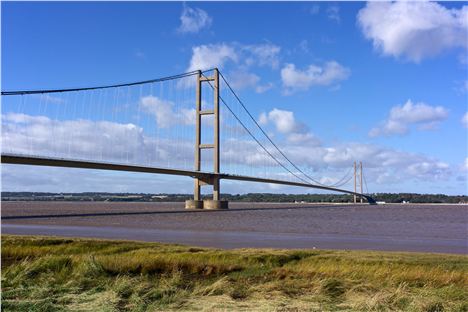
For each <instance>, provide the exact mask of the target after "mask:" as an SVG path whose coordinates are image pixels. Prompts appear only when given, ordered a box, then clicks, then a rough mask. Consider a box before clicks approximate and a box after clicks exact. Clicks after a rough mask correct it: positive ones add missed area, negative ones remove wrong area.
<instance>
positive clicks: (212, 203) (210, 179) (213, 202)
mask: <svg viewBox="0 0 468 312" xmlns="http://www.w3.org/2000/svg"><path fill="white" fill-rule="evenodd" d="M196 77H197V82H196V83H197V85H196V99H195V106H196V109H195V110H196V123H195V171H200V170H201V154H202V153H201V151H202V149H213V172H214V175H210V176H206V177H204V178H197V177H195V185H194V191H193V200H187V201H186V202H185V208H187V209H227V208H228V202H227V201H224V200H221V199H220V195H221V193H220V179H219V173H220V171H219V168H220V163H219V150H220V149H219V137H220V133H219V71H218V69H217V68H215V69H214V70H213V76H211V77H205V76H202V72H201V71H198V74H197V75H196ZM204 82H208V83H210V84H211V82H212V87H213V93H214V98H213V110H203V108H202V90H203V88H202V86H203V83H204ZM208 115H213V121H214V124H213V143H211V144H202V143H201V142H202V140H201V138H202V131H201V130H202V117H203V116H208ZM202 185H213V199H205V200H202V198H201V186H202Z"/></svg>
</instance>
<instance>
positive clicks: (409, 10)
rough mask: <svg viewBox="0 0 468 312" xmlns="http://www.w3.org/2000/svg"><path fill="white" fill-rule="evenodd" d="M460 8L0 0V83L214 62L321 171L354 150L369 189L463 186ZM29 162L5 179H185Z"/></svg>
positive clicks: (63, 84) (135, 182) (52, 81)
mask: <svg viewBox="0 0 468 312" xmlns="http://www.w3.org/2000/svg"><path fill="white" fill-rule="evenodd" d="M388 12H392V14H387V13H388ZM389 16H391V17H389ZM467 17H468V7H467V6H464V3H462V2H458V3H451V2H443V3H425V2H417V3H409V4H405V3H380V4H379V3H371V4H368V3H365V2H352V3H342V2H337V3H335V2H296V3H287V2H279V3H248V2H237V3H236V2H187V3H185V4H184V3H180V2H170V3H169V2H162V3H157V2H139V3H129V2H118V3H111V2H99V3H88V2H74V3H56V2H50V3H27V2H23V3H19V2H18V3H11V2H2V90H16V89H47V88H68V87H85V86H94V85H103V84H112V83H120V82H131V81H139V80H144V79H151V78H156V77H161V76H166V75H171V74H176V73H181V72H185V71H188V70H190V69H197V68H200V67H201V68H200V69H205V68H203V66H205V67H206V68H209V67H213V66H217V67H219V68H220V69H221V71H222V72H223V73H225V74H226V76H227V77H228V79H229V80H230V81H231V82H232V84H233V86H234V88H235V89H236V90H237V91H238V92H239V94H240V95H241V97H242V99H243V100H244V101H245V103H246V104H247V105H248V107H249V109H250V110H251V112H252V113H253V114H254V115H255V116H258V120H259V122H260V123H261V124H262V125H263V126H264V127H265V128H266V129H267V130H268V131H269V133H271V135H273V136H274V137H275V138H277V139H278V140H280V142H281V144H280V145H281V146H284V147H285V149H286V150H288V153H291V154H288V156H290V157H291V158H293V159H294V160H295V161H296V162H297V163H298V164H299V165H301V167H303V168H307V170H311V171H310V172H313V173H314V176H318V177H323V178H324V180H323V182H324V183H326V182H327V181H334V180H333V179H338V176H339V174H338V173H339V172H343V171H345V168H347V167H349V165H350V164H352V162H353V161H354V160H358V161H359V160H362V161H363V162H364V166H366V165H367V164H368V171H367V172H368V179H369V180H368V184H369V189H370V191H379V192H385V191H389V192H405V191H409V192H421V193H447V194H467V193H468V190H467V180H466V177H467V171H468V159H467V126H468V120H467V119H468V117H467V116H465V114H466V112H467V102H468V101H467V92H468V77H467V47H468V39H467V36H468V35H467V28H468V26H467V23H468V22H467V20H468V18H467ZM4 112H5V109H4ZM464 116H465V117H464ZM463 118H465V119H463ZM299 146H300V148H299ZM308 147H310V148H309V149H308ZM304 155H310V157H305V156H304ZM378 165H380V166H378ZM31 170H32V169H31V168H25V167H24V168H23V167H15V166H4V167H3V174H2V180H3V181H2V184H3V186H2V187H3V190H36V191H90V190H102V191H131V192H139V191H142V192H179V191H185V192H191V190H192V182H191V181H190V180H186V179H180V178H173V177H164V176H158V177H157V181H155V177H152V176H148V175H139V174H124V173H109V172H97V171H83V170H76V169H68V170H64V169H50V168H40V169H37V170H34V174H33V175H35V176H34V177H31V176H29V175H28V177H25V176H26V174H25V173H27V172H30V171H31ZM329 172H335V173H336V175H331V176H329V177H327V174H328V173H329ZM51 177H54V178H51ZM129 177H130V179H129ZM70 180H73V181H74V180H77V182H76V183H70ZM109 181H111V182H109ZM148 181H152V182H151V183H153V184H151V185H149V183H148ZM167 181H172V183H171V184H170V186H169V184H168V183H167ZM173 185H177V188H174V187H172V186H173ZM225 186H226V187H225V188H224V191H229V192H241V193H242V192H249V191H252V190H255V191H274V192H308V191H309V190H302V189H290V188H277V187H272V186H263V185H255V186H253V185H252V187H249V189H248V190H247V189H245V187H243V186H242V185H240V184H232V183H228V182H226V183H225Z"/></svg>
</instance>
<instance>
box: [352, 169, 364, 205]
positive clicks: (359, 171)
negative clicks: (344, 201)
mask: <svg viewBox="0 0 468 312" xmlns="http://www.w3.org/2000/svg"><path fill="white" fill-rule="evenodd" d="M358 176H359V178H358ZM358 184H359V189H360V192H359V193H361V194H362V161H360V162H359V168H358V166H357V164H356V162H354V193H357V189H358ZM360 198H361V203H363V202H364V197H362V196H360ZM354 203H355V204H356V203H357V195H356V194H354Z"/></svg>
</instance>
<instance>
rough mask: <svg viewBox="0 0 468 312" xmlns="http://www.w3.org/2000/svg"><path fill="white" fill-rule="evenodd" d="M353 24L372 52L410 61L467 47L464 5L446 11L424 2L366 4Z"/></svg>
mask: <svg viewBox="0 0 468 312" xmlns="http://www.w3.org/2000/svg"><path fill="white" fill-rule="evenodd" d="M357 21H358V24H359V25H360V27H361V29H362V31H363V33H364V36H365V37H366V38H367V39H369V40H372V42H373V45H374V48H375V49H377V50H379V51H381V52H382V54H384V55H390V56H394V57H403V58H406V59H408V60H410V61H413V62H420V61H421V60H422V59H424V58H427V57H432V56H435V55H437V54H440V53H442V52H443V51H446V50H449V49H453V48H458V47H461V48H464V49H466V48H467V45H468V42H467V41H468V40H467V37H468V6H463V7H462V8H461V9H448V8H446V7H444V6H443V5H441V4H439V3H436V2H426V1H395V2H368V3H367V5H366V6H365V7H364V8H363V9H361V10H360V11H359V13H358V15H357Z"/></svg>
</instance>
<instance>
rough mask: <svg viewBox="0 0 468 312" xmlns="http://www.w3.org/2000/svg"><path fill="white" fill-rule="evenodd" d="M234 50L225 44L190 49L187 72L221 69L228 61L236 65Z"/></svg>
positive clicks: (236, 56)
mask: <svg viewBox="0 0 468 312" xmlns="http://www.w3.org/2000/svg"><path fill="white" fill-rule="evenodd" d="M238 59H239V56H238V54H237V52H236V49H235V48H234V47H233V46H231V45H229V44H226V43H219V44H208V45H200V46H196V47H193V48H192V58H191V59H190V65H189V67H188V70H189V71H192V70H206V69H211V68H213V67H218V68H220V69H221V68H223V67H224V64H225V63H226V62H228V61H231V62H234V63H237V61H238Z"/></svg>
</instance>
